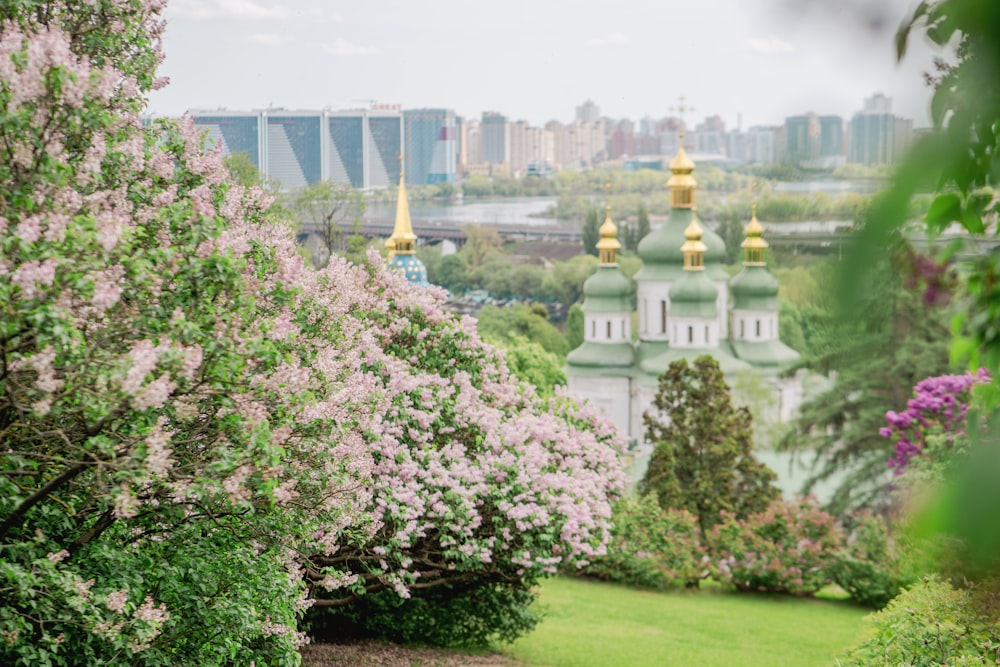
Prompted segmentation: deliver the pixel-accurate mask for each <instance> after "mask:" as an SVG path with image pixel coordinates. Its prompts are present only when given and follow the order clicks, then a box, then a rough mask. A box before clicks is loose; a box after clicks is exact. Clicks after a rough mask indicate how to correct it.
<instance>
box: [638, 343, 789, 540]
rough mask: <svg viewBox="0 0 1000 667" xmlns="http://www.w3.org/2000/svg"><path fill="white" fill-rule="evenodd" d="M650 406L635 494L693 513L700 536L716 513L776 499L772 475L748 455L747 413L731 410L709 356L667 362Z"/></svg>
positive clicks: (743, 512)
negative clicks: (643, 466)
mask: <svg viewBox="0 0 1000 667" xmlns="http://www.w3.org/2000/svg"><path fill="white" fill-rule="evenodd" d="M653 405H654V406H655V408H656V410H657V412H656V414H649V413H647V414H646V415H645V417H644V419H645V423H646V437H647V438H648V439H649V440H650V441H651V442H654V443H656V446H655V449H654V451H653V455H652V458H651V459H650V461H649V468H648V470H647V471H646V475H645V476H644V477H643V479H642V481H641V482H640V484H639V491H640V493H642V494H643V495H646V494H650V493H655V494H657V497H658V498H659V501H660V505H661V506H662V507H663V508H664V509H666V508H676V509H685V510H687V511H689V512H691V513H693V514H695V515H696V516H697V517H698V525H699V527H700V528H701V531H702V535H703V536H704V534H705V532H707V531H708V530H709V529H711V528H712V526H714V525H715V524H716V523H718V522H719V512H720V511H722V510H726V511H729V512H733V513H735V514H736V515H737V516H739V517H745V516H747V515H749V514H753V513H754V512H760V511H762V510H764V509H765V508H766V507H767V504H768V502H770V501H771V500H772V499H773V498H775V497H777V495H778V489H777V488H776V487H775V486H774V484H773V482H774V480H775V477H776V476H775V474H774V472H773V471H772V470H770V469H769V468H768V467H767V466H766V465H764V464H763V463H761V462H760V461H758V460H757V458H756V457H755V456H754V455H753V435H752V428H751V427H752V423H751V422H752V417H751V416H750V411H749V410H747V409H746V408H745V407H739V408H734V407H733V404H732V401H731V400H730V397H729V386H728V385H727V384H726V380H725V377H724V376H723V375H722V371H721V370H720V369H719V364H718V362H716V360H715V359H714V358H712V357H710V356H708V355H702V356H700V357H698V358H697V359H695V360H694V365H693V366H688V362H687V360H686V359H681V360H679V361H675V362H673V363H671V364H670V367H669V368H668V369H667V371H666V373H664V374H663V375H661V376H660V386H659V391H657V394H656V397H655V398H654V399H653Z"/></svg>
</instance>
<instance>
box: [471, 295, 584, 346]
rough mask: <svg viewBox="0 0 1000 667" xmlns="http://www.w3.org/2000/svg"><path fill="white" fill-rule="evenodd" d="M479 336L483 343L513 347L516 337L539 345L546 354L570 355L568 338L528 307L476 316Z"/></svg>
mask: <svg viewBox="0 0 1000 667" xmlns="http://www.w3.org/2000/svg"><path fill="white" fill-rule="evenodd" d="M476 319H477V326H476V328H477V329H478V331H479V335H480V336H482V337H483V338H484V339H488V340H493V341H497V342H500V343H502V344H503V345H505V346H510V345H513V344H514V342H515V340H517V337H518V336H520V337H523V338H524V339H526V340H528V341H531V342H534V343H538V345H540V346H541V347H542V349H544V350H545V351H546V352H549V353H551V354H554V355H556V356H557V357H559V358H560V359H565V358H566V354H567V353H568V352H569V346H568V345H567V343H566V338H565V337H564V336H563V335H562V333H560V332H559V330H558V329H556V328H555V327H554V326H552V324H551V323H550V322H549V321H548V320H547V319H546V318H545V317H543V316H541V315H539V314H538V313H536V312H534V311H533V310H532V309H531V307H530V306H528V305H525V304H514V305H512V306H504V307H502V308H501V307H497V306H485V307H483V309H482V310H480V311H479V315H478V316H477V318H476Z"/></svg>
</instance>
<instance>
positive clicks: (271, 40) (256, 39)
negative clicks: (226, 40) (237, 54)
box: [246, 32, 285, 46]
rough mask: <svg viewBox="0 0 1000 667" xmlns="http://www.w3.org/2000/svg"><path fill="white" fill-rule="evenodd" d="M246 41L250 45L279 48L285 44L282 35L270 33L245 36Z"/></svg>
mask: <svg viewBox="0 0 1000 667" xmlns="http://www.w3.org/2000/svg"><path fill="white" fill-rule="evenodd" d="M246 40H247V41H248V42H250V43H251V44H260V45H261V46H281V45H282V44H284V43H285V38H284V36H283V35H277V34H275V33H272V32H258V33H254V34H252V35H247V38H246Z"/></svg>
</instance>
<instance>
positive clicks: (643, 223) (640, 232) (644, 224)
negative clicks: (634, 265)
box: [629, 204, 649, 251]
mask: <svg viewBox="0 0 1000 667" xmlns="http://www.w3.org/2000/svg"><path fill="white" fill-rule="evenodd" d="M636 224H637V225H638V229H637V230H636V233H635V235H634V237H633V238H634V247H632V248H629V250H633V251H634V250H638V249H639V241H641V240H643V239H644V238H646V237H647V236H649V211H648V210H646V205H645V204H641V205H640V206H639V214H638V220H637V222H636Z"/></svg>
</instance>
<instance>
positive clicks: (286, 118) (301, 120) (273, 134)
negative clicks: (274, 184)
mask: <svg viewBox="0 0 1000 667" xmlns="http://www.w3.org/2000/svg"><path fill="white" fill-rule="evenodd" d="M264 119H265V123H266V128H267V135H266V136H267V175H268V176H270V177H271V178H272V179H275V180H276V181H278V182H279V183H280V184H281V187H282V188H285V189H291V188H301V187H304V186H306V185H312V184H314V183H318V182H319V181H320V180H321V179H323V177H324V176H325V174H324V173H323V172H324V169H323V167H324V165H323V156H322V143H323V142H322V140H321V138H320V137H321V134H322V127H323V118H322V114H321V113H319V112H315V111H284V110H280V111H269V112H267V113H266V114H265V116H264Z"/></svg>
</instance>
